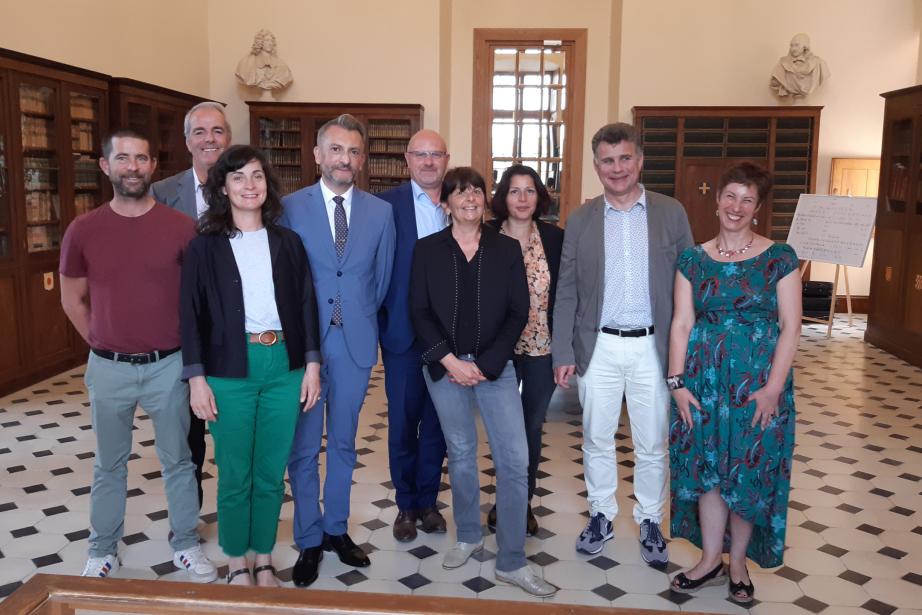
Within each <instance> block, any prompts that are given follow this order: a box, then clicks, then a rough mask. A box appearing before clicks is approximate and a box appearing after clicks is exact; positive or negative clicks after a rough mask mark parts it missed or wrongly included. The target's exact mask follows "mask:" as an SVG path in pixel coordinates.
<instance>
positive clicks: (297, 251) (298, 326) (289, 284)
mask: <svg viewBox="0 0 922 615" xmlns="http://www.w3.org/2000/svg"><path fill="white" fill-rule="evenodd" d="M268 236H269V255H270V258H271V259H272V283H273V284H274V285H275V305H276V307H277V308H278V311H279V319H280V320H281V321H282V331H283V332H284V334H285V347H286V350H287V351H288V366H289V368H290V369H298V368H300V367H304V364H305V363H306V362H312V361H313V362H320V360H321V357H320V334H319V327H318V323H317V302H316V300H315V298H314V284H313V280H312V278H311V268H310V263H308V260H307V254H306V253H305V251H304V246H303V245H301V239H300V238H299V237H298V236H297V235H296V234H295V233H293V232H292V231H290V230H288V229H287V228H282V227H275V228H271V229H269V230H268ZM180 309H181V316H182V318H181V325H182V360H183V373H182V377H183V379H188V378H191V377H192V376H203V375H208V376H218V377H222V378H246V376H247V336H246V325H245V323H246V319H245V314H244V305H243V286H242V285H241V283H240V270H239V269H238V268H237V260H236V259H235V258H234V251H233V248H231V245H230V241H229V240H228V238H227V237H225V236H223V235H216V234H208V235H198V236H197V237H195V238H194V239H193V240H192V241H191V242H189V247H188V248H187V249H186V253H185V257H184V258H183V267H182V295H181V298H180ZM254 333H255V332H254Z"/></svg>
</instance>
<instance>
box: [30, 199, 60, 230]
mask: <svg viewBox="0 0 922 615" xmlns="http://www.w3.org/2000/svg"><path fill="white" fill-rule="evenodd" d="M58 209H59V208H58V195H57V194H54V193H52V192H43V191H37V192H27V193H26V223H33V222H45V221H54V222H56V221H57V218H58Z"/></svg>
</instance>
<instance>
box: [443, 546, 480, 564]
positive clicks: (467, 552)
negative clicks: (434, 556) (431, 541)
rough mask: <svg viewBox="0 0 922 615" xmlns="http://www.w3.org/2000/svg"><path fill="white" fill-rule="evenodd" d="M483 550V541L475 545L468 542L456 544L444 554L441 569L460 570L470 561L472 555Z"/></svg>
mask: <svg viewBox="0 0 922 615" xmlns="http://www.w3.org/2000/svg"><path fill="white" fill-rule="evenodd" d="M482 550H483V541H482V540H481V541H480V542H476V543H470V542H460V541H459V542H457V543H455V546H453V547H452V548H451V549H449V550H448V551H447V552H446V553H445V559H443V560H442V568H445V569H447V570H452V569H454V568H460V567H461V566H463V565H464V564H466V563H467V560H469V559H471V556H472V555H473V554H474V553H478V552H480V551H482Z"/></svg>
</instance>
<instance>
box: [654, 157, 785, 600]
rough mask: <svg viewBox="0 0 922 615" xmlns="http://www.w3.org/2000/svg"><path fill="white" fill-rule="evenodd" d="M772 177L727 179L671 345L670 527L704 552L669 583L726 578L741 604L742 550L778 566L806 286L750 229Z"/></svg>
mask: <svg viewBox="0 0 922 615" xmlns="http://www.w3.org/2000/svg"><path fill="white" fill-rule="evenodd" d="M771 184H772V180H771V175H769V173H768V172H767V171H765V170H763V169H761V168H759V167H757V166H755V165H753V164H750V163H743V164H739V165H736V166H734V167H732V168H731V169H729V170H728V171H727V172H726V173H725V174H724V176H723V177H722V178H721V181H720V184H719V187H718V191H717V218H718V221H719V223H720V230H719V232H718V235H717V237H715V238H714V239H712V240H710V241H708V242H705V243H703V244H701V245H700V246H695V247H693V248H689V249H687V250H685V252H683V253H682V254H681V255H680V256H679V261H678V272H677V273H676V280H675V312H674V317H673V321H672V330H671V337H670V347H669V374H670V377H669V378H668V379H667V383H668V385H669V388H670V389H671V390H672V395H673V403H672V416H671V421H670V431H669V454H670V464H671V475H672V524H671V529H672V536H673V537H682V538H687V539H689V540H690V541H692V542H693V543H694V544H696V545H697V546H699V547H701V550H702V551H701V559H700V560H699V561H698V563H697V564H696V565H695V566H694V567H692V568H691V569H690V570H687V571H685V572H683V573H680V574H678V575H676V576H675V578H674V579H673V580H672V589H673V590H674V591H678V592H683V593H692V592H695V591H697V590H698V589H700V588H701V587H704V586H707V585H718V584H723V583H727V582H728V581H729V585H730V587H729V596H730V598H731V599H732V600H734V601H736V602H739V603H742V604H747V603H749V602H751V601H752V597H753V594H754V592H755V588H754V587H753V586H752V582H751V581H750V579H749V572H748V570H747V569H746V557H747V556H748V557H749V558H750V559H752V560H753V561H754V562H756V563H757V564H759V565H760V566H762V567H772V566H779V565H781V560H782V554H783V551H784V534H785V525H786V518H787V506H788V492H789V491H790V480H791V456H792V453H793V448H794V423H795V420H794V419H795V415H794V384H793V378H792V370H791V364H792V362H793V360H794V354H795V352H796V350H797V342H798V338H799V337H800V322H801V298H800V297H801V284H800V275H799V272H798V270H797V264H798V263H797V256H796V255H795V254H794V250H793V249H791V247H790V246H788V245H786V244H776V243H774V242H772V240H771V239H768V238H767V237H762V236H761V235H758V234H756V233H755V232H754V230H755V228H756V218H755V216H756V213H757V212H758V211H759V208H760V207H761V205H762V203H764V201H765V198H766V196H767V195H768V192H769V190H770V189H771ZM725 551H728V552H729V570H728V569H727V568H725V566H724V563H723V556H722V554H723V552H725Z"/></svg>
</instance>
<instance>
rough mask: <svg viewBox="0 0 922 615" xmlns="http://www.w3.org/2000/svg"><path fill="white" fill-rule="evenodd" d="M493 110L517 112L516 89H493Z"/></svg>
mask: <svg viewBox="0 0 922 615" xmlns="http://www.w3.org/2000/svg"><path fill="white" fill-rule="evenodd" d="M493 108H494V109H498V110H501V111H515V88H507V87H496V88H493Z"/></svg>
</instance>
